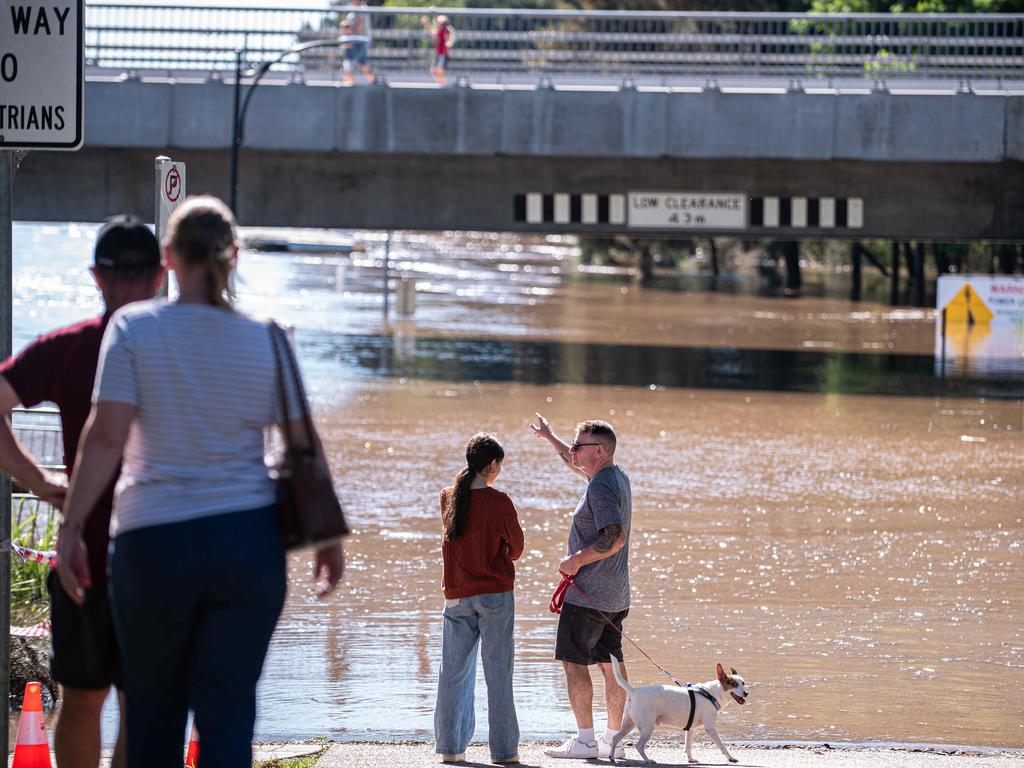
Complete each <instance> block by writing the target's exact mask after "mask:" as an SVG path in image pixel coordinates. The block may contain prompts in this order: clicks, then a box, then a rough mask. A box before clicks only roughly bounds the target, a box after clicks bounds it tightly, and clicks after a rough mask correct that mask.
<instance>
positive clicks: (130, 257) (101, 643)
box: [0, 216, 164, 768]
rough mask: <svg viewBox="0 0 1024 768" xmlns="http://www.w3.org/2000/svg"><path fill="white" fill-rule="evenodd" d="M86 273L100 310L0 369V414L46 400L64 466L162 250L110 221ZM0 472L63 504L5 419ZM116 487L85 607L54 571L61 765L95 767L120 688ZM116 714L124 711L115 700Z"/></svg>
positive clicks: (151, 289)
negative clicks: (103, 367)
mask: <svg viewBox="0 0 1024 768" xmlns="http://www.w3.org/2000/svg"><path fill="white" fill-rule="evenodd" d="M95 261H96V263H95V266H93V267H92V270H91V271H92V275H93V278H94V279H95V281H96V285H97V286H98V287H99V290H100V293H101V294H102V295H103V303H104V305H105V307H106V310H105V312H104V313H103V315H101V316H100V317H95V318H93V319H91V320H85V321H83V322H80V323H76V324H75V325H71V326H68V327H66V328H61V329H59V330H56V331H53V332H52V333H49V334H46V335H45V336H41V337H40V338H38V339H36V340H35V341H33V342H32V343H31V344H29V345H28V346H27V347H25V348H24V349H23V350H22V351H21V352H20V353H19V354H18V355H17V356H15V357H12V358H10V359H8V360H6V361H4V362H3V363H0V413H2V414H4V415H5V416H6V415H7V414H9V412H10V410H11V409H12V408H14V407H15V406H17V405H18V404H22V405H24V406H26V407H31V406H35V405H38V404H39V403H42V402H52V403H55V404H56V405H57V407H58V408H59V409H60V418H61V426H62V429H63V439H64V466H65V467H66V472H67V473H69V474H70V472H71V468H72V467H74V465H75V452H76V450H77V448H78V438H79V436H80V435H81V433H82V429H83V428H84V427H85V421H86V418H87V417H88V416H89V409H90V407H91V405H92V402H91V401H92V388H93V379H94V378H95V376H96V366H97V363H98V360H99V353H100V342H101V341H102V339H103V332H104V330H105V329H106V326H107V321H108V320H109V319H110V316H111V315H112V314H113V313H114V312H115V311H116V310H118V309H120V308H121V307H122V306H124V305H125V304H129V303H131V302H133V301H142V300H145V299H151V298H153V296H154V295H155V294H156V292H157V290H158V289H159V287H160V284H161V282H162V281H163V276H164V270H163V267H162V266H161V263H160V246H159V244H158V243H157V241H156V237H155V236H154V235H153V233H152V232H150V230H149V227H147V226H146V225H145V224H144V223H143V222H142V221H141V220H139V219H137V218H135V217H133V216H115V217H113V218H111V219H108V220H107V222H106V223H105V224H104V225H103V227H102V228H101V229H100V231H99V234H98V235H97V237H96V249H95ZM0 472H4V473H6V474H9V475H10V476H11V477H12V478H13V479H14V480H16V481H17V482H18V483H19V484H21V485H22V486H24V487H26V488H27V489H28V490H30V491H31V492H32V493H34V494H36V495H37V496H39V497H40V498H41V499H44V500H46V501H48V502H50V503H51V504H53V505H55V506H58V507H59V506H60V505H61V503H62V502H63V500H64V493H65V491H66V488H67V477H66V476H57V475H54V474H53V473H50V472H47V471H46V470H44V469H42V468H41V467H39V466H38V464H36V462H35V460H34V459H33V458H32V457H31V456H30V455H29V454H28V452H27V451H26V450H25V449H24V447H23V446H21V445H20V444H19V443H18V441H17V439H16V438H15V436H14V434H13V432H12V431H11V426H10V422H9V421H8V419H6V418H3V419H0ZM113 492H114V488H113V484H111V486H110V488H108V489H107V491H106V492H105V494H104V496H103V498H102V499H101V500H100V502H99V504H98V505H97V508H96V509H95V511H94V512H93V514H91V515H90V516H89V522H88V523H87V524H86V528H85V531H84V536H85V541H86V543H87V544H88V548H89V558H90V562H89V569H90V573H91V576H92V587H91V588H90V589H89V590H88V591H87V593H86V600H85V605H84V606H83V607H81V608H79V607H78V606H76V605H75V604H74V603H73V602H71V599H70V598H69V597H68V596H67V594H65V592H64V590H63V589H62V588H61V586H60V582H59V581H58V580H57V578H56V574H55V573H53V572H51V573H50V576H49V579H48V586H49V590H50V598H51V621H52V639H53V649H52V653H51V657H50V665H51V669H52V672H53V676H54V679H56V680H57V682H58V683H60V684H61V687H62V694H61V700H62V701H61V708H60V716H59V718H58V720H57V727H56V730H55V733H54V749H55V750H56V753H57V764H58V765H59V766H61V768H96V766H98V765H99V760H100V713H101V711H102V709H103V702H104V701H105V700H106V698H107V694H108V693H109V692H110V686H111V685H115V686H119V685H120V662H119V657H118V648H117V639H116V637H115V635H114V626H113V620H112V618H111V614H110V604H109V602H108V598H107V546H108V544H109V535H108V531H107V529H108V526H109V524H110V506H111V501H112V498H113ZM121 711H122V713H123V712H124V708H123V704H122V710H121ZM123 742H124V730H123V729H122V730H121V733H120V734H119V736H118V741H117V747H116V748H115V750H114V759H113V762H112V764H111V765H112V768H122V767H123V766H124V750H123Z"/></svg>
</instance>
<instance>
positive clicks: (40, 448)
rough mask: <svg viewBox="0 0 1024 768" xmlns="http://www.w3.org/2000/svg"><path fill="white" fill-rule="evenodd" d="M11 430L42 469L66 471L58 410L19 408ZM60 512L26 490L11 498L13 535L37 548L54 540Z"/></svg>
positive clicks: (20, 541)
mask: <svg viewBox="0 0 1024 768" xmlns="http://www.w3.org/2000/svg"><path fill="white" fill-rule="evenodd" d="M11 427H12V428H13V429H14V433H15V435H16V436H17V438H18V441H19V442H20V443H21V444H22V445H23V446H24V447H25V449H26V450H27V451H28V452H29V453H30V454H32V457H33V458H34V459H35V460H36V461H38V462H39V463H40V464H41V465H42V466H44V467H46V468H47V469H51V470H54V471H60V470H63V469H64V442H63V437H62V434H63V433H62V431H61V425H60V414H59V412H58V411H57V410H56V409H55V408H15V409H14V410H13V411H12V412H11ZM58 520H59V512H58V511H57V509H55V508H54V507H53V506H51V505H50V504H49V503H47V502H45V501H43V500H42V499H40V498H38V497H37V496H34V495H32V494H31V493H29V492H27V491H26V490H25V489H20V488H17V487H16V488H15V489H14V493H13V494H12V495H11V532H12V538H13V539H14V541H15V542H16V543H18V544H21V545H23V546H27V547H36V546H38V545H40V544H41V543H48V542H50V541H52V539H53V534H54V532H55V531H56V525H57V522H58Z"/></svg>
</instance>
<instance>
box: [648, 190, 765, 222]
mask: <svg viewBox="0 0 1024 768" xmlns="http://www.w3.org/2000/svg"><path fill="white" fill-rule="evenodd" d="M629 226H631V227H642V228H644V229H746V227H747V196H746V194H744V193H742V192H630V193H629Z"/></svg>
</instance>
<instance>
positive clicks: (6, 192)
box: [0, 0, 85, 755]
mask: <svg viewBox="0 0 1024 768" xmlns="http://www.w3.org/2000/svg"><path fill="white" fill-rule="evenodd" d="M84 39H85V0H57V2H55V3H48V4H46V5H39V4H36V3H21V2H15V0H0V360H6V359H7V358H8V357H10V355H11V351H12V349H11V347H12V338H11V324H12V319H13V318H12V313H11V304H12V298H13V284H12V283H13V280H12V275H13V265H12V255H13V254H12V250H13V249H12V243H13V209H14V206H13V198H14V172H15V170H16V168H17V165H16V162H15V151H16V150H76V149H78V148H79V147H81V146H82V142H83V141H84V139H85V133H84V111H83V103H84V101H85V78H84V76H83V69H84V56H83V51H84ZM3 417H6V414H4V415H3ZM10 538H11V481H10V478H9V477H6V476H4V477H0V542H2V544H0V601H2V603H0V667H2V668H0V676H2V678H3V679H2V680H0V699H2V700H3V711H4V722H5V723H6V722H7V715H8V714H9V713H8V692H9V691H8V688H9V685H10V682H9V680H10V672H11V653H10V651H11V647H10V640H11V638H10V625H11V559H10V555H9V554H8V550H9V548H10V547H9V544H10ZM8 749H9V744H8V734H7V728H6V727H4V728H0V754H3V755H6V754H8Z"/></svg>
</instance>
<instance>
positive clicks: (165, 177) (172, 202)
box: [157, 161, 185, 236]
mask: <svg viewBox="0 0 1024 768" xmlns="http://www.w3.org/2000/svg"><path fill="white" fill-rule="evenodd" d="M157 184H158V191H157V197H158V198H159V200H160V211H159V215H160V221H159V223H158V225H157V232H159V233H160V234H161V236H162V235H163V233H165V232H166V231H167V220H168V219H169V218H170V217H171V214H172V213H174V209H175V208H177V207H178V206H179V205H181V203H182V201H183V200H184V199H185V164H184V163H172V162H169V161H168V162H162V163H160V166H159V169H158V171H157Z"/></svg>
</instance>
